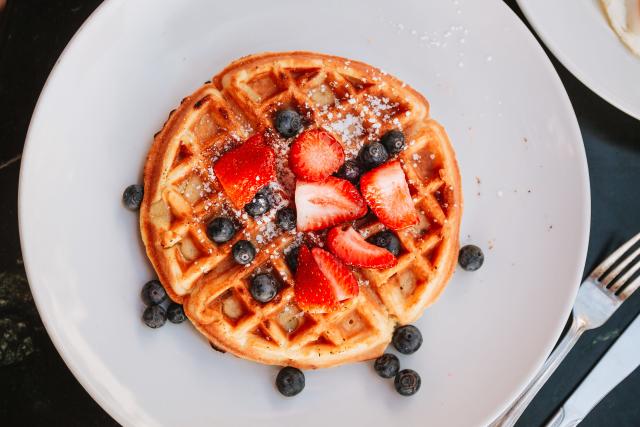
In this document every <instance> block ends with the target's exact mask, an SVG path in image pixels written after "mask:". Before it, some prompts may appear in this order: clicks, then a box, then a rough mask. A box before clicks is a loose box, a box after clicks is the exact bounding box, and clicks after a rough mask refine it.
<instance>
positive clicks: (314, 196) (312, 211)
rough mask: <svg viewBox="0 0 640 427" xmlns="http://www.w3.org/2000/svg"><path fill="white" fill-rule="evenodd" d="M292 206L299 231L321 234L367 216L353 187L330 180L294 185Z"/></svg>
mask: <svg viewBox="0 0 640 427" xmlns="http://www.w3.org/2000/svg"><path fill="white" fill-rule="evenodd" d="M295 203H296V211H297V226H298V230H299V231H312V230H321V229H323V228H328V227H331V226H334V225H337V224H340V223H342V222H345V221H350V220H353V219H356V218H360V217H361V216H363V215H364V214H366V213H367V205H366V204H365V202H364V200H363V199H362V196H361V195H360V193H358V190H357V189H356V187H354V186H353V184H351V183H350V182H349V181H346V180H344V179H340V178H335V177H333V176H330V177H329V178H327V179H326V181H324V182H307V181H297V182H296V193H295Z"/></svg>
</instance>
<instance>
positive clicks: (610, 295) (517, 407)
mask: <svg viewBox="0 0 640 427" xmlns="http://www.w3.org/2000/svg"><path fill="white" fill-rule="evenodd" d="M638 241H640V233H638V234H636V235H635V236H634V237H632V238H631V239H630V240H629V241H628V242H626V243H625V244H624V245H622V246H620V247H619V248H618V249H617V250H616V251H615V252H614V253H612V254H611V255H609V257H608V258H607V259H605V260H604V261H603V262H602V263H601V264H600V265H599V266H597V267H596V268H595V270H593V272H591V274H590V275H589V277H587V279H586V280H585V281H584V282H583V283H582V285H581V286H580V289H579V290H578V296H577V297H576V301H575V304H574V306H573V321H572V322H571V327H570V328H569V330H568V331H567V334H566V335H565V336H564V338H562V341H560V343H559V344H558V345H557V347H556V349H555V350H553V352H552V353H551V355H549V358H548V359H547V361H546V362H545V363H544V365H542V368H540V371H538V373H537V374H536V376H535V377H534V378H533V379H532V380H531V382H530V383H529V384H528V385H527V387H526V388H525V389H524V390H523V391H522V393H520V395H519V396H518V397H517V398H516V400H514V401H513V403H511V406H509V407H508V408H507V409H506V410H505V411H504V412H503V413H502V414H501V415H500V416H499V417H498V418H497V419H496V420H495V421H494V422H493V423H491V427H498V426H500V427H511V426H513V425H514V424H515V423H516V421H517V420H518V418H520V415H522V413H523V412H524V410H525V409H526V407H527V406H528V405H529V403H531V400H533V398H534V396H535V395H536V394H537V393H538V391H539V390H540V389H541V388H542V386H543V385H544V383H546V382H547V380H548V379H549V377H550V376H551V374H553V372H554V371H555V370H556V368H557V367H558V365H560V363H561V362H562V360H563V359H564V358H565V357H566V355H567V354H569V351H570V350H571V349H572V348H573V346H574V345H575V343H576V342H577V341H578V339H579V338H580V337H581V336H582V334H583V333H584V332H585V331H588V330H589V329H594V328H597V327H599V326H602V324H604V322H606V321H607V319H609V317H611V315H612V314H613V313H614V312H615V311H616V310H617V309H618V307H619V306H620V304H622V303H623V302H624V301H625V300H626V299H627V298H629V297H630V296H631V294H633V292H634V291H635V290H636V289H638V287H640V276H639V277H636V278H635V279H634V280H633V281H632V282H631V283H628V284H627V282H628V281H629V279H630V278H631V277H633V275H634V274H635V273H636V272H637V271H638V269H640V259H639V260H637V261H636V262H634V263H633V264H632V262H633V261H634V260H635V259H636V258H637V257H638V256H639V255H640V247H639V248H638V249H636V250H635V251H633V252H632V253H631V254H629V255H627V256H624V255H625V253H626V252H627V251H629V249H631V248H632V247H633V246H634V245H635V244H636V243H637V242H638ZM616 264H617V265H616ZM614 265H615V268H613V270H611V271H610V272H609V273H608V274H606V275H605V273H607V271H609V270H610V269H611V268H612V267H613V266H614ZM629 266H630V267H629ZM627 267H629V269H628V270H627V271H626V272H625V273H624V274H622V275H621V274H620V273H621V272H622V271H623V270H625V268H627ZM625 284H626V286H625Z"/></svg>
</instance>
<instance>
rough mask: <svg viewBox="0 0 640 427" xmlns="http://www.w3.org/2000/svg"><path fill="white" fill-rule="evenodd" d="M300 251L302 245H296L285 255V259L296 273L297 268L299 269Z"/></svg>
mask: <svg viewBox="0 0 640 427" xmlns="http://www.w3.org/2000/svg"><path fill="white" fill-rule="evenodd" d="M299 253H300V246H296V247H294V248H291V249H289V252H287V253H286V254H285V255H284V260H285V261H286V263H287V265H288V266H289V268H290V269H291V271H292V272H293V273H295V272H296V270H297V269H298V254H299Z"/></svg>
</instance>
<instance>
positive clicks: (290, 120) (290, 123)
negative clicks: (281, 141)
mask: <svg viewBox="0 0 640 427" xmlns="http://www.w3.org/2000/svg"><path fill="white" fill-rule="evenodd" d="M274 126H275V127H276V130H277V131H278V133H279V134H280V135H282V136H284V137H285V138H290V137H292V136H295V135H297V134H298V132H300V130H301V129H302V118H301V117H300V114H298V113H297V112H296V111H295V110H291V109H286V110H280V111H278V112H277V113H276V119H275V120H274Z"/></svg>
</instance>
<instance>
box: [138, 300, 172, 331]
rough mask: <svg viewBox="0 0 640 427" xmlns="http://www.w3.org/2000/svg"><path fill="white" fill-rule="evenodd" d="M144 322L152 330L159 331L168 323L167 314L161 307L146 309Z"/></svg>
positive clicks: (143, 314) (143, 317)
mask: <svg viewBox="0 0 640 427" xmlns="http://www.w3.org/2000/svg"><path fill="white" fill-rule="evenodd" d="M142 321H143V322H144V324H145V325H147V326H148V327H150V328H153V329H157V328H159V327H160V326H162V325H164V324H165V322H166V321H167V312H166V311H164V308H162V306H159V305H152V306H151V307H147V308H145V309H144V312H143V313H142Z"/></svg>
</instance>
